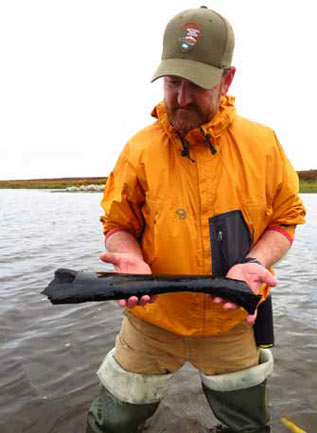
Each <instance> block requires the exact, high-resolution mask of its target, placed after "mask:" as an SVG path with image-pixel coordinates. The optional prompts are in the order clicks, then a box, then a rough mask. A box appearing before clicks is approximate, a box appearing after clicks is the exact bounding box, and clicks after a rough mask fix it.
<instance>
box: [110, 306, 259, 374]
mask: <svg viewBox="0 0 317 433" xmlns="http://www.w3.org/2000/svg"><path fill="white" fill-rule="evenodd" d="M115 359H116V361H117V362H118V363H119V364H120V365H121V367H122V368H123V369H125V370H127V371H129V372H133V373H140V374H164V373H172V372H174V371H176V370H178V369H179V368H181V367H182V365H183V364H184V363H185V362H190V363H191V364H192V365H193V366H194V367H196V368H197V369H198V370H200V371H202V372H203V373H204V374H206V375H218V374H226V373H230V372H233V371H239V370H243V369H245V368H249V367H252V366H255V365H257V364H258V362H259V350H258V348H257V347H256V345H255V341H254V336H253V328H252V326H251V325H249V324H248V323H247V322H245V321H244V322H242V323H240V324H239V325H237V326H236V327H235V328H233V329H232V330H231V331H229V332H227V333H226V334H222V335H219V336H212V337H183V336H180V335H177V334H174V333H171V332H169V331H167V330H165V329H162V328H158V327H157V326H154V325H152V324H150V323H147V322H145V321H143V320H141V319H139V318H137V317H135V316H133V315H132V314H131V313H129V312H128V311H127V312H126V314H125V317H124V319H123V323H122V328H121V331H120V333H119V334H118V336H117V338H116V346H115Z"/></svg>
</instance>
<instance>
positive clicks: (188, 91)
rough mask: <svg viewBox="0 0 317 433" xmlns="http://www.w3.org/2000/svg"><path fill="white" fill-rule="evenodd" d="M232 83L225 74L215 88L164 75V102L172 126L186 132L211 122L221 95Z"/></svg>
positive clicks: (183, 132)
mask: <svg viewBox="0 0 317 433" xmlns="http://www.w3.org/2000/svg"><path fill="white" fill-rule="evenodd" d="M229 75H230V73H229ZM233 75H234V72H233ZM233 75H232V77H231V80H230V83H231V81H232V78H233ZM230 83H229V84H228V78H226V76H225V77H223V78H222V79H221V81H220V82H219V83H218V84H217V85H216V86H215V87H214V88H213V89H211V90H206V89H202V88H201V87H198V86H197V85H196V84H194V83H192V82H191V81H188V80H186V79H184V78H180V77H175V76H166V77H164V103H165V107H166V111H167V116H168V119H169V121H170V123H171V124H172V126H173V127H174V128H175V129H176V130H177V131H178V132H180V133H182V134H186V133H187V132H188V131H190V130H191V129H194V128H197V127H199V126H201V125H203V124H204V123H206V122H209V121H210V120H211V119H212V118H213V117H214V115H215V114H216V112H217V110H218V108H219V105H220V99H221V95H222V94H223V93H226V92H227V90H228V88H229V86H230Z"/></svg>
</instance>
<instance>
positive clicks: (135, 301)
mask: <svg viewBox="0 0 317 433" xmlns="http://www.w3.org/2000/svg"><path fill="white" fill-rule="evenodd" d="M155 301H156V296H149V295H143V296H141V298H140V299H139V298H138V297H137V296H131V297H130V298H129V299H120V300H119V301H117V302H118V305H119V307H122V308H133V307H136V306H140V307H143V306H144V305H146V304H152V303H153V302H155Z"/></svg>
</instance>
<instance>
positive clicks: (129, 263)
mask: <svg viewBox="0 0 317 433" xmlns="http://www.w3.org/2000/svg"><path fill="white" fill-rule="evenodd" d="M100 259H101V260H102V261H103V262H105V263H111V264H112V265H113V266H114V268H115V271H116V272H118V273H121V274H152V271H151V268H150V266H149V265H148V264H147V263H145V262H144V261H143V260H141V259H140V257H139V256H136V255H134V254H132V253H109V252H105V253H102V254H100ZM155 300H156V296H149V295H144V296H142V297H141V298H140V299H139V298H137V297H136V296H131V297H130V298H128V299H120V300H119V301H117V302H118V305H119V306H120V307H128V308H132V307H135V306H136V305H139V306H143V305H145V304H148V303H152V302H154V301H155Z"/></svg>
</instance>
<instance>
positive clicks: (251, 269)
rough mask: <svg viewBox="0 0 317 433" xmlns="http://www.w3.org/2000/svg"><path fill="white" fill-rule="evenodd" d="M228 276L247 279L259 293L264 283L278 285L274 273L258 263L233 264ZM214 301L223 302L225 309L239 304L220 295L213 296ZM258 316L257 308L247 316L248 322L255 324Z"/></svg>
mask: <svg viewBox="0 0 317 433" xmlns="http://www.w3.org/2000/svg"><path fill="white" fill-rule="evenodd" d="M226 277H227V278H233V279H235V280H240V281H245V282H246V283H247V284H248V286H249V287H250V289H251V290H252V291H253V292H254V293H256V294H258V293H259V290H260V287H261V286H262V284H267V285H268V286H270V287H274V286H276V280H275V278H274V277H273V276H272V274H271V273H270V272H269V271H268V270H267V269H266V268H265V267H264V266H261V265H258V264H257V263H241V264H237V265H233V266H232V268H230V269H229V271H228V273H227V275H226ZM212 300H213V302H214V303H216V304H223V308H224V309H225V310H235V309H236V308H238V306H237V305H236V304H234V303H232V302H228V301H226V300H225V299H223V298H220V297H213V298H212ZM256 316H257V310H256V311H255V313H254V314H249V315H248V316H247V317H246V320H247V322H248V323H250V324H253V323H254V321H255V319H256Z"/></svg>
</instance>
